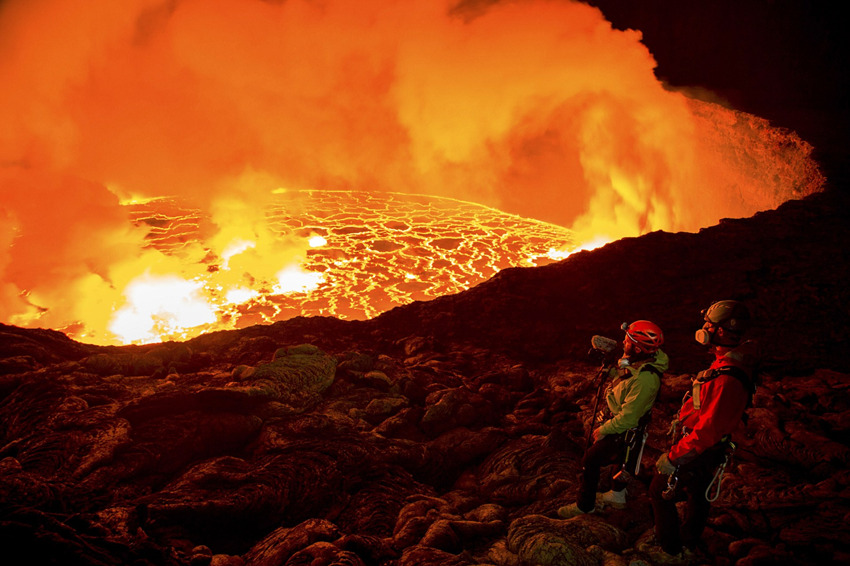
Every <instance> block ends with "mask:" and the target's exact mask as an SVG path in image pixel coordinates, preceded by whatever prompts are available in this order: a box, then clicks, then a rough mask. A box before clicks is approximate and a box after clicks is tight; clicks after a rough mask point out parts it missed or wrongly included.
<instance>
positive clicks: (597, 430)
mask: <svg viewBox="0 0 850 566" xmlns="http://www.w3.org/2000/svg"><path fill="white" fill-rule="evenodd" d="M601 430H602V427H601V426H598V427H596V428H595V429H593V442H599V439H600V438H602V437H603V436H605V435H604V434H602V433H601V432H600V431H601Z"/></svg>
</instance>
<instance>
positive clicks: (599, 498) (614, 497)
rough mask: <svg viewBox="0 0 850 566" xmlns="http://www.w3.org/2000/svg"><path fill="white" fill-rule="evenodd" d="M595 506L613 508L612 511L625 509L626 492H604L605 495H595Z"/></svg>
mask: <svg viewBox="0 0 850 566" xmlns="http://www.w3.org/2000/svg"><path fill="white" fill-rule="evenodd" d="M596 504H597V505H602V506H605V507H613V508H614V509H625V508H626V490H625V489H623V490H621V491H613V490H612V491H606V492H605V493H597V494H596Z"/></svg>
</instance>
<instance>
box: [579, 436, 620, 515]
mask: <svg viewBox="0 0 850 566" xmlns="http://www.w3.org/2000/svg"><path fill="white" fill-rule="evenodd" d="M621 436H622V435H619V434H609V435H606V436H603V437H602V438H600V439H599V441H598V442H594V443H593V444H592V445H591V446H590V448H588V449H587V452H585V454H584V459H583V460H582V466H583V467H582V472H581V485H580V486H579V492H578V497H577V498H576V504H577V505H578V508H579V509H580V510H581V511H583V512H585V513H589V512H590V511H593V508H594V507H595V506H596V488H597V487H599V474H600V470H601V469H602V467H603V466H607V465H609V464H612V463H614V462H615V461H617V460H618V459H619V456H620V452H621V450H622V442H621V438H620V437H621Z"/></svg>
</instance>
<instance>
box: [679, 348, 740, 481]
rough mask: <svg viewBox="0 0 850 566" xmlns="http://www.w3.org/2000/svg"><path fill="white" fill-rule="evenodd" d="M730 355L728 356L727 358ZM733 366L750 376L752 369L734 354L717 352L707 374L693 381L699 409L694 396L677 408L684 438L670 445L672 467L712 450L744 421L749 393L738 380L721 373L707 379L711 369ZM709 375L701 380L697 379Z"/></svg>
mask: <svg viewBox="0 0 850 566" xmlns="http://www.w3.org/2000/svg"><path fill="white" fill-rule="evenodd" d="M730 354H731V356H730ZM727 366H733V367H736V368H739V369H743V370H744V371H745V373H746V374H747V375H748V376H750V375H751V370H750V369H749V368H747V367H744V366H743V364H741V363H740V360H738V359H737V356H735V355H734V351H732V352H729V351H728V350H723V351H718V352H717V353H716V358H715V360H714V362H713V363H712V364H711V366H710V367H709V368H708V370H707V371H706V372H700V374H699V375H698V377H697V378H695V380H694V382H695V384H696V383H697V382H699V385H698V386H696V387H695V388H694V391H695V392H696V391H698V395H699V405H700V406H699V408H695V407H694V395H693V394H692V395H690V396H688V397H687V398H686V399H685V402H684V403H683V404H682V408H681V409H679V426H681V427H683V428H682V431H683V434H684V436H682V437H681V438H680V440H679V441H678V442H677V443H676V444H674V445H673V447H672V448H671V449H670V452H669V454H668V455H667V457H668V458H669V459H670V461H671V463H672V464H674V465H677V466H679V465H682V464H686V463H687V462H689V461H691V460H693V459H694V458H696V457H697V456H698V455H700V454H702V453H703V452H705V451H706V450H707V449H709V448H711V447H712V446H714V445H715V444H717V443H718V442H720V439H722V438H723V437H724V436H726V435H728V434H732V431H733V430H735V429H736V428H737V427H738V425H739V424H740V422H741V419H742V418H743V415H744V411H746V409H747V405H748V404H749V402H750V395H751V392H750V391H749V390H748V389H747V387H746V386H745V385H744V383H742V382H741V380H740V379H738V378H736V377H734V376H732V375H729V374H722V373H720V374H719V375H717V376H716V377H713V378H711V377H710V376H711V375H712V374H713V373H714V372H713V370H717V369H721V368H724V367H727ZM703 375H706V376H708V377H709V378H708V380H706V381H702V379H700V376H703Z"/></svg>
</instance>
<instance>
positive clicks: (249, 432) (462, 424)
mask: <svg viewBox="0 0 850 566" xmlns="http://www.w3.org/2000/svg"><path fill="white" fill-rule="evenodd" d="M846 211H847V207H846V199H844V198H843V197H841V196H839V195H836V194H834V193H831V192H827V193H826V194H822V195H817V196H814V197H810V198H807V199H805V200H803V201H797V202H790V203H787V204H786V205H783V206H782V207H780V209H778V210H776V211H770V212H766V213H762V214H759V215H756V216H755V217H753V218H750V219H745V220H734V221H732V220H729V221H724V222H721V223H720V225H718V226H715V227H712V228H709V229H705V230H703V231H701V232H700V233H698V234H667V233H653V234H649V235H647V236H645V237H642V238H633V239H627V240H621V241H619V242H616V243H614V244H611V245H609V246H606V247H605V248H602V249H600V250H596V251H593V252H583V253H580V254H576V255H575V256H573V257H571V258H568V259H567V260H565V261H563V262H560V263H558V264H552V265H549V266H545V267H539V268H527V269H511V270H505V271H503V272H502V273H500V274H499V275H498V276H496V277H495V278H493V279H492V280H490V281H488V282H486V283H484V284H482V285H479V286H478V287H476V288H474V289H472V290H470V291H468V292H465V293H461V294H459V295H454V296H448V297H443V298H440V299H437V300H434V301H430V302H423V303H414V304H412V305H408V306H406V307H400V308H397V309H394V310H393V311H390V312H388V313H386V314H384V315H383V316H381V317H378V318H377V319H374V320H371V321H365V322H343V321H339V320H336V319H329V318H298V319H293V320H291V321H287V322H282V323H276V324H273V325H270V326H254V327H250V328H246V329H243V330H239V331H231V332H219V333H214V334H210V335H206V336H202V337H199V338H196V339H194V340H191V341H189V342H185V343H166V344H158V345H150V346H127V347H95V346H90V345H85V344H80V343H77V342H73V341H71V340H69V339H67V338H66V337H65V336H64V335H62V334H59V333H57V332H52V331H46V330H25V329H20V328H17V327H13V326H6V325H2V326H0V541H2V548H3V554H4V559H3V562H4V564H13V563H21V564H63V565H71V564H81V565H82V564H85V565H123V564H136V565H145V564H147V565H150V564H156V565H169V566H170V565H184V564H192V565H196V566H200V565H204V564H210V563H212V564H215V565H217V566H224V565H233V566H236V565H243V564H244V565H268V566H280V565H287V566H292V565H301V564H305V565H306V564H309V565H314V566H318V565H346V566H357V565H382V566H384V565H386V566H422V565H458V566H461V565H473V564H477V565H484V564H487V565H494V566H532V565H541V566H544V565H545V566H548V565H567V564H577V565H606V566H613V565H620V564H623V565H625V564H635V565H638V564H649V565H652V564H655V563H656V562H657V561H656V556H655V555H654V554H653V549H654V547H653V546H652V544H651V541H649V540H647V538H648V537H647V535H648V533H649V532H650V529H651V526H652V522H651V516H652V514H651V509H650V506H649V503H648V500H647V498H646V488H647V484H648V482H649V480H650V478H651V475H650V473H651V470H652V463H653V462H654V461H655V459H656V457H657V456H658V454H659V453H660V452H661V451H662V450H664V449H665V448H666V437H665V431H666V428H667V424H668V423H669V420H670V417H671V415H672V414H673V413H674V412H675V410H676V409H677V408H678V404H679V400H680V399H681V396H682V394H683V393H684V391H685V390H686V389H687V388H688V386H689V383H690V381H689V379H690V377H691V376H692V375H693V373H694V372H695V371H698V370H699V369H700V368H702V367H704V366H705V364H706V362H707V359H706V357H705V353H704V352H703V351H701V349H700V347H699V346H698V345H697V344H696V343H695V342H693V339H692V337H693V331H694V330H695V329H696V328H698V327H699V325H700V315H699V311H700V309H701V308H704V307H705V306H707V305H708V304H709V303H710V302H711V301H713V300H716V299H724V298H735V299H741V300H745V301H746V302H747V303H748V304H749V305H750V306H751V307H752V309H753V311H754V313H755V315H756V317H757V324H756V327H755V329H754V331H753V335H754V337H756V338H757V339H758V340H759V342H760V343H761V344H762V348H763V352H764V375H763V383H762V386H761V387H760V388H759V391H758V393H757V395H756V397H755V400H754V406H753V407H752V408H751V409H750V410H749V422H748V424H747V426H746V427H744V428H742V429H741V430H740V431H739V433H738V434H737V437H736V440H737V441H738V442H739V449H738V451H737V452H736V454H735V459H734V464H733V465H732V466H731V467H730V468H729V469H728V473H727V475H726V479H725V481H724V482H723V484H722V490H721V494H720V498H719V499H718V501H717V502H716V503H715V504H714V506H713V508H712V515H711V518H710V524H709V527H708V529H707V532H706V533H705V536H704V542H705V545H704V548H702V549H701V551H700V554H699V555H698V557H697V562H700V563H705V564H739V565H755V564H829V563H848V562H850V542H849V541H850V526H848V519H850V471H848V460H850V395H848V391H847V390H848V388H850V375H848V373H847V372H846V369H845V368H844V361H845V358H846V355H847V352H848V351H850V347H848V334H847V331H848V328H850V324H848V319H849V318H850V291H848V288H847V281H848V264H850V262H848V261H847V259H848V258H847V255H848V251H847V250H846V247H845V246H846V242H847V241H848V238H847V236H848V231H850V228H848V226H847V223H846V222H845V221H844V217H845V213H846ZM636 318H650V319H652V320H655V321H656V322H658V323H659V324H660V325H661V326H662V328H664V330H665V331H666V333H667V336H668V343H667V345H666V346H665V351H667V352H668V353H669V354H670V357H671V371H670V372H669V373H668V374H667V375H666V376H665V378H664V386H663V389H662V394H661V399H660V401H659V403H658V404H657V407H656V410H655V419H654V421H653V424H652V425H651V429H650V432H651V435H650V439H649V442H648V446H647V449H646V453H645V455H644V470H643V471H642V472H641V474H640V475H639V476H638V477H636V478H634V479H633V480H632V481H631V484H630V487H629V499H630V501H629V505H628V507H627V508H626V509H625V510H613V509H606V510H603V511H602V512H601V513H598V514H595V515H591V516H584V517H579V518H575V519H570V520H562V519H559V518H558V517H557V514H556V510H557V509H558V507H559V506H561V505H564V504H567V503H570V502H572V501H573V499H574V496H575V493H576V489H577V481H576V477H577V473H578V471H579V467H580V457H581V454H582V450H583V447H584V442H585V441H584V437H585V430H586V429H585V426H586V423H587V421H588V418H589V414H590V408H591V405H592V401H593V392H594V382H593V378H594V376H595V373H596V369H597V367H596V366H595V365H594V364H592V363H590V362H589V361H588V360H587V359H586V351H587V347H588V346H589V339H590V337H591V335H593V334H602V335H607V336H610V337H613V338H616V339H618V340H619V339H620V338H621V333H620V332H619V330H617V328H618V326H619V323H620V322H622V321H624V320H634V319H636ZM609 481H610V478H609V477H608V476H605V477H603V480H602V485H601V486H600V489H603V490H604V489H607V483H608V482H609ZM15 557H21V558H15Z"/></svg>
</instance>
